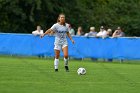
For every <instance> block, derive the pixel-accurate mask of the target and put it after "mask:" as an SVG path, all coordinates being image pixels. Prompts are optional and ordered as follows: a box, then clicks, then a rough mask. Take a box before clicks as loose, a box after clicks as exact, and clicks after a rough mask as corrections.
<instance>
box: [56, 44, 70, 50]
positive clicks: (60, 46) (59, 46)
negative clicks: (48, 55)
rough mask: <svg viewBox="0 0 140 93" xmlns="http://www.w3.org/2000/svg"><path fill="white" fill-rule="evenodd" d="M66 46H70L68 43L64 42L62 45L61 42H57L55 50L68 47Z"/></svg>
mask: <svg viewBox="0 0 140 93" xmlns="http://www.w3.org/2000/svg"><path fill="white" fill-rule="evenodd" d="M66 46H68V45H67V44H63V45H61V44H59V45H58V44H55V45H54V49H55V50H61V49H63V48H64V47H66Z"/></svg>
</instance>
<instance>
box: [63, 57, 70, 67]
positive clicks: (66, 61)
mask: <svg viewBox="0 0 140 93" xmlns="http://www.w3.org/2000/svg"><path fill="white" fill-rule="evenodd" d="M68 62H69V60H68V58H67V59H66V58H64V65H65V66H68Z"/></svg>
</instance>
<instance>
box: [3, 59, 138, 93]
mask: <svg viewBox="0 0 140 93" xmlns="http://www.w3.org/2000/svg"><path fill="white" fill-rule="evenodd" d="M69 65H70V72H65V69H64V63H63V60H60V64H59V72H54V69H53V59H36V58H34V59H33V58H21V57H20V58H15V57H0V93H139V92H140V64H139V63H138V64H133V63H130V64H128V63H103V62H89V61H86V60H84V61H76V60H71V61H70V64H69ZM79 67H84V68H86V70H87V74H86V75H81V76H79V75H77V69H78V68H79Z"/></svg>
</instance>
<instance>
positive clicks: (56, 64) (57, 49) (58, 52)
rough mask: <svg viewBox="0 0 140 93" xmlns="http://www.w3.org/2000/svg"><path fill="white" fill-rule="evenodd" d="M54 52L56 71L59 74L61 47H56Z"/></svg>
mask: <svg viewBox="0 0 140 93" xmlns="http://www.w3.org/2000/svg"><path fill="white" fill-rule="evenodd" d="M54 51H55V59H54V69H55V71H56V72H57V71H58V64H59V56H60V46H58V45H55V47H54Z"/></svg>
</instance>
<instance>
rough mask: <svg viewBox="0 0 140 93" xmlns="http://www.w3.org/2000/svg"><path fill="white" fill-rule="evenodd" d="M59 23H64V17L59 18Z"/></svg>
mask: <svg viewBox="0 0 140 93" xmlns="http://www.w3.org/2000/svg"><path fill="white" fill-rule="evenodd" d="M59 20H60V23H65V15H60V16H59Z"/></svg>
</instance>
